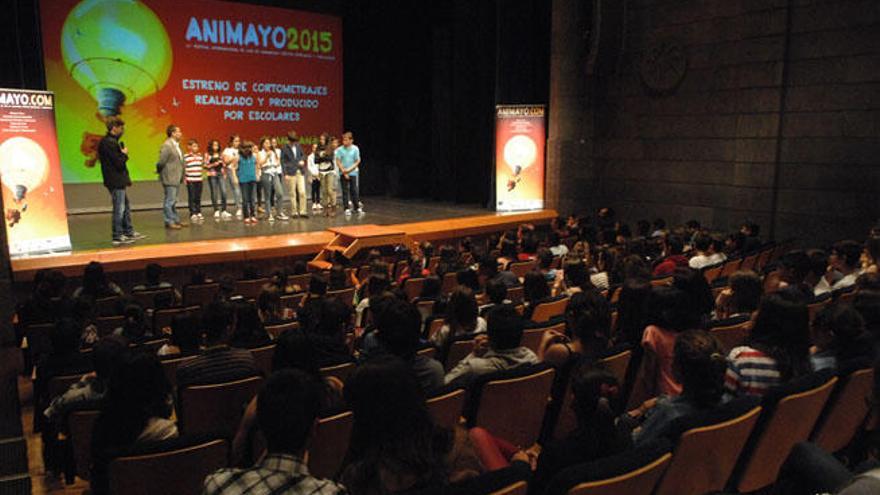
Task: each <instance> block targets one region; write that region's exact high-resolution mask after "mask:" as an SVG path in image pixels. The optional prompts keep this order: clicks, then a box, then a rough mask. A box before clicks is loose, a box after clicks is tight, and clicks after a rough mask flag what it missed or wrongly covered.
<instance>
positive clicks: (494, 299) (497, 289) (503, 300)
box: [479, 280, 513, 318]
mask: <svg viewBox="0 0 880 495" xmlns="http://www.w3.org/2000/svg"><path fill="white" fill-rule="evenodd" d="M486 297H487V298H488V301H487V302H486V304H483V305H481V306H480V307H479V312H480V316H482V317H484V318H485V317H486V313H488V312H489V311H490V310H491V309H492V308H495V307H498V306H501V305H502V304H513V302H512V301H511V300H510V299H508V298H507V286H506V285H504V284H503V283H501V282H500V281H498V280H489V281H488V282H486Z"/></svg>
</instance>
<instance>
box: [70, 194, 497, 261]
mask: <svg viewBox="0 0 880 495" xmlns="http://www.w3.org/2000/svg"><path fill="white" fill-rule="evenodd" d="M287 210H288V211H289V208H288V209H287ZM364 210H365V212H366V213H365V214H364V215H363V216H358V215H352V216H351V217H346V216H345V215H343V214H342V212H341V211H340V212H339V214H337V215H336V217H332V218H328V217H324V216H323V215H322V214H321V212H317V214H312V212H311V209H310V211H309V215H310V216H309V218H306V219H304V218H297V219H291V220H289V221H285V222H281V221H277V222H275V223H269V222H266V221H261V222H260V223H259V224H257V225H249V226H245V225H244V224H243V223H242V222H241V220H238V219H236V218H234V217H233V218H232V219H230V220H228V221H219V220H217V221H215V220H214V217H213V215H214V212H213V210H211V208H210V207H207V208H202V214H203V215H204V216H205V220H204V222H201V223H193V222H190V220H189V212H188V211H187V210H186V208H179V209H178V214H179V215H180V218H181V220H185V221H186V223H189V224H190V226H189V227H186V228H183V229H181V230H168V229H166V228H165V226H164V223H163V222H162V211H161V210H148V211H136V212H133V213H132V223H134V228H135V230H137V231H138V232H141V233H143V234H146V235H147V236H149V237H148V238H147V239H144V240H142V241H139V242H138V245H144V244H164V243H169V242H187V241H201V240H210V239H227V238H235V237H250V236H264V235H277V234H286V233H295V232H313V231H319V230H325V229H327V228H328V227H334V226H343V225H359V224H378V225H392V224H398V223H410V222H421V221H427V220H438V219H443V218H460V217H466V216H471V215H484V214H486V213H488V211H487V210H486V209H484V208H479V207H477V206H475V205H456V204H451V203H439V202H432V201H415V200H402V199H388V198H379V197H376V198H372V197H368V198H365V200H364ZM231 213H235V211H231ZM68 224H69V226H70V241H71V243H72V245H73V250H74V251H82V250H87V249H101V248H107V247H110V238H111V232H110V214H109V213H92V214H85V215H71V216H70V217H68Z"/></svg>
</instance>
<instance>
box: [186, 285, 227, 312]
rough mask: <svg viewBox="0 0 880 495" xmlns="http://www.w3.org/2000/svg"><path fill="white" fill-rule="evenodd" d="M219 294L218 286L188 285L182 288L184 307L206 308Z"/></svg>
mask: <svg viewBox="0 0 880 495" xmlns="http://www.w3.org/2000/svg"><path fill="white" fill-rule="evenodd" d="M218 292H220V284H219V283H218V282H212V283H210V284H190V285H187V286H184V287H183V305H184V306H206V305H207V304H208V303H210V302H212V301H213V300H214V299H215V298H216V297H217V293H218Z"/></svg>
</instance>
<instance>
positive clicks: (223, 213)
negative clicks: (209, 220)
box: [215, 211, 232, 220]
mask: <svg viewBox="0 0 880 495" xmlns="http://www.w3.org/2000/svg"><path fill="white" fill-rule="evenodd" d="M215 216H216V215H215ZM220 218H222V219H224V220H229V219H230V218H232V213H229V212H228V211H221V212H220Z"/></svg>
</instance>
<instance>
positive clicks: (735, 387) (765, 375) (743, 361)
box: [724, 346, 782, 395]
mask: <svg viewBox="0 0 880 495" xmlns="http://www.w3.org/2000/svg"><path fill="white" fill-rule="evenodd" d="M781 381H782V374H781V373H780V372H779V367H778V366H777V365H776V360H774V359H773V358H771V357H770V356H768V355H767V354H764V353H763V352H761V351H759V350H757V349H755V348H753V347H748V346H740V347H734V348H733V350H731V351H730V354H729V355H728V356H727V373H726V374H725V376H724V387H725V388H726V389H727V391H728V392H730V393H731V394H733V395H764V394H765V393H767V390H769V389H771V388H773V387H775V386H777V385H779V384H780V382H781Z"/></svg>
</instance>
